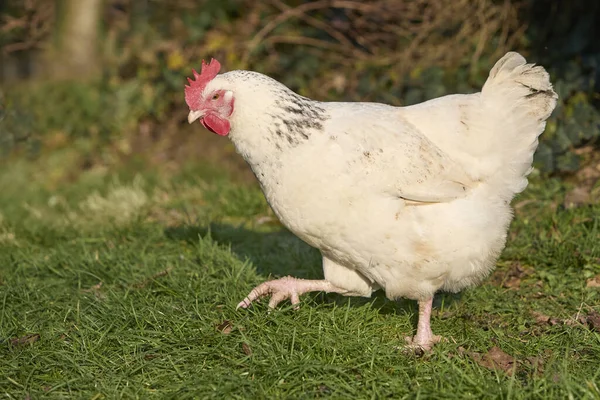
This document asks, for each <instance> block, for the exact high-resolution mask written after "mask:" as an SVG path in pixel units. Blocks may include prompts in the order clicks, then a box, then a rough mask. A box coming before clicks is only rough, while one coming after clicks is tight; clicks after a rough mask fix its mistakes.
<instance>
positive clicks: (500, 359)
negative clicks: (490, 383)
mask: <svg viewBox="0 0 600 400" xmlns="http://www.w3.org/2000/svg"><path fill="white" fill-rule="evenodd" d="M468 354H469V356H470V357H471V358H472V359H473V361H475V362H476V363H477V364H479V365H481V366H482V367H484V368H487V369H491V370H497V369H500V370H502V371H504V372H505V373H506V374H507V375H509V376H512V375H513V374H514V372H515V370H516V359H515V357H513V356H511V355H509V354H507V353H505V352H504V351H502V350H501V349H500V348H499V347H498V346H494V347H492V348H491V349H490V350H489V351H488V352H487V353H484V354H481V353H476V352H471V353H468Z"/></svg>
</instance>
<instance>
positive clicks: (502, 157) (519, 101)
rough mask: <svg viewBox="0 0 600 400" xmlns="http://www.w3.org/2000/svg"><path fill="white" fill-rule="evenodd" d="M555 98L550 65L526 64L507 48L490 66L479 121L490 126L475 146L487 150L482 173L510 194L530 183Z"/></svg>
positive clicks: (481, 150)
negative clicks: (539, 143)
mask: <svg viewBox="0 0 600 400" xmlns="http://www.w3.org/2000/svg"><path fill="white" fill-rule="evenodd" d="M557 98H558V96H557V95H556V93H555V92H554V90H553V89H552V84H551V83H550V76H549V75H548V73H547V72H546V70H545V69H544V68H543V67H541V66H534V65H533V64H527V63H526V61H525V59H524V58H523V57H522V56H521V55H520V54H518V53H514V52H509V53H507V54H506V55H505V56H504V57H502V58H501V59H500V60H499V61H498V62H497V63H496V65H494V67H493V68H492V70H491V71H490V75H489V77H488V79H487V81H486V82H485V85H484V86H483V89H482V91H481V105H482V107H483V110H482V111H483V112H480V113H478V116H477V117H479V118H483V120H480V121H477V122H476V124H477V125H480V126H481V125H485V126H486V129H484V130H483V131H482V133H481V137H480V140H479V141H478V145H477V146H475V148H471V150H472V151H474V153H475V154H480V155H484V154H485V155H487V157H488V158H487V159H486V160H485V163H484V166H485V168H484V169H483V170H481V171H480V172H481V173H482V174H483V175H487V179H488V180H491V181H493V182H495V183H497V184H498V185H500V186H502V187H503V188H505V189H506V190H505V191H504V192H506V196H507V197H512V196H513V195H514V194H516V193H519V192H521V191H523V190H524V189H525V187H527V175H528V174H529V172H531V164H532V162H533V154H534V152H535V150H536V148H537V145H538V137H539V136H540V135H541V134H542V132H543V131H544V128H545V127H546V119H548V117H549V116H550V114H551V113H552V111H553V110H554V107H555V106H556V99H557ZM479 118H475V119H479ZM482 128H483V126H482ZM477 147H479V148H477Z"/></svg>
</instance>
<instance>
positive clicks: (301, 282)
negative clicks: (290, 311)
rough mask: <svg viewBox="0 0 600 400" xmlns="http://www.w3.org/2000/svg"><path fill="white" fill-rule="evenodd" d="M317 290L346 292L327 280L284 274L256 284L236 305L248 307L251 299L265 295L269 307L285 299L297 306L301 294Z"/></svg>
mask: <svg viewBox="0 0 600 400" xmlns="http://www.w3.org/2000/svg"><path fill="white" fill-rule="evenodd" d="M318 291H323V292H336V293H344V292H346V291H345V290H343V289H340V288H338V287H335V286H333V285H332V284H331V283H329V281H326V280H324V279H323V280H307V279H298V278H293V277H291V276H286V277H285V278H280V279H276V280H274V281H267V282H264V283H262V284H260V285H258V286H257V287H255V288H254V289H252V291H251V292H250V294H248V296H246V298H245V299H244V300H242V301H241V302H240V303H239V304H238V305H237V308H240V307H242V308H248V307H249V306H250V304H252V302H253V301H255V300H258V299H260V298H262V297H267V296H271V300H269V307H270V308H275V307H277V305H278V304H279V303H281V302H282V301H284V300H287V299H290V300H291V302H292V304H293V305H294V306H295V307H294V308H298V304H299V303H300V296H301V295H303V294H304V293H308V292H318Z"/></svg>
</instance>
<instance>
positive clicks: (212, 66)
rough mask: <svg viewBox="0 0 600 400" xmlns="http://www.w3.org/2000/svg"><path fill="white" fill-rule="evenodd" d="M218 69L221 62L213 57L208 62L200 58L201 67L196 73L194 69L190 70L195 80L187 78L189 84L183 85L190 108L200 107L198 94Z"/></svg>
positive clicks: (215, 74)
mask: <svg viewBox="0 0 600 400" xmlns="http://www.w3.org/2000/svg"><path fill="white" fill-rule="evenodd" d="M220 69H221V64H220V63H219V62H218V61H217V60H215V59H214V58H213V59H211V60H210V62H209V63H208V64H206V63H205V62H204V60H202V69H201V70H200V73H197V72H196V70H192V72H193V73H194V79H195V80H193V79H191V78H187V80H188V82H189V83H190V84H189V86H188V85H185V102H186V103H187V105H188V107H189V108H190V110H197V109H198V108H200V94H201V93H202V91H203V90H204V88H205V87H206V85H207V84H208V82H210V81H212V80H213V78H214V77H215V76H217V74H218V73H219V70H220Z"/></svg>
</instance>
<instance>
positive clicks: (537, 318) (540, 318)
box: [531, 311, 560, 325]
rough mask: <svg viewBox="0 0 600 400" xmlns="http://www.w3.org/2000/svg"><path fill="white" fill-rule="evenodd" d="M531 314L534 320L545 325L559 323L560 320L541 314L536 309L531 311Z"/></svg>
mask: <svg viewBox="0 0 600 400" xmlns="http://www.w3.org/2000/svg"><path fill="white" fill-rule="evenodd" d="M531 315H532V316H533V318H534V319H535V322H536V323H537V324H539V325H546V324H548V325H556V324H558V323H560V320H558V319H557V318H552V317H549V316H547V315H546V314H543V313H541V312H538V311H532V312H531Z"/></svg>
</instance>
